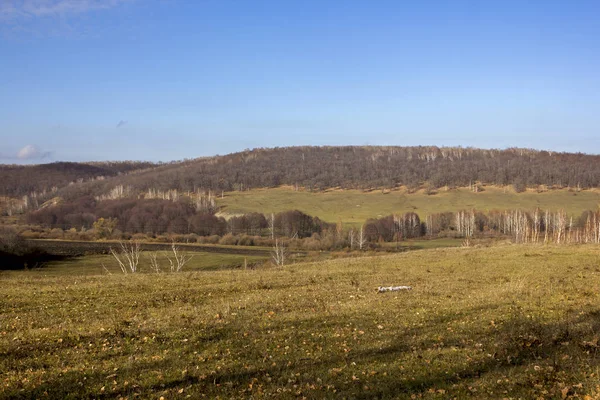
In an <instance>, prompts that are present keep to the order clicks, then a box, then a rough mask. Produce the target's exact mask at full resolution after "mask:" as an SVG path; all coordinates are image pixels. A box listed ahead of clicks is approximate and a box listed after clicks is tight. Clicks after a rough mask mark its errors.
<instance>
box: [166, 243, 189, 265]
mask: <svg viewBox="0 0 600 400" xmlns="http://www.w3.org/2000/svg"><path fill="white" fill-rule="evenodd" d="M171 251H172V253H173V255H172V257H171V256H169V254H170V253H168V254H167V259H168V260H169V267H170V269H171V272H181V271H182V270H183V267H184V266H185V264H187V263H188V261H190V260H191V259H192V257H193V256H192V255H189V254H188V253H187V252H186V251H183V250H181V249H180V248H179V247H178V246H177V244H176V243H175V241H173V242H171Z"/></svg>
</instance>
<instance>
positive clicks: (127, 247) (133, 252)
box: [110, 241, 141, 274]
mask: <svg viewBox="0 0 600 400" xmlns="http://www.w3.org/2000/svg"><path fill="white" fill-rule="evenodd" d="M119 247H120V249H117V250H115V249H113V248H112V247H111V248H110V254H112V256H113V257H114V259H115V260H116V261H117V263H118V264H119V267H120V268H121V271H122V272H123V273H124V274H127V273H132V274H133V273H136V272H138V264H139V262H140V253H141V248H140V242H138V241H130V242H119Z"/></svg>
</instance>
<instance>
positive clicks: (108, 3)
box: [0, 0, 132, 20]
mask: <svg viewBox="0 0 600 400" xmlns="http://www.w3.org/2000/svg"><path fill="white" fill-rule="evenodd" d="M130 1H132V0H14V1H11V0H0V17H1V18H4V19H13V20H14V19H20V18H32V17H53V16H66V15H75V14H85V13H88V12H91V11H95V10H105V9H110V8H114V7H117V6H119V5H121V4H123V3H127V2H130Z"/></svg>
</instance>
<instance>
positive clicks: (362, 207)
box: [218, 187, 600, 224]
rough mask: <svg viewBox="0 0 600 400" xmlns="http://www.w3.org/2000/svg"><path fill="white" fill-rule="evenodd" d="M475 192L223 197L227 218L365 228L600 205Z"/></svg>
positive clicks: (596, 198) (591, 197) (588, 198)
mask: <svg viewBox="0 0 600 400" xmlns="http://www.w3.org/2000/svg"><path fill="white" fill-rule="evenodd" d="M484 189H485V190H484V191H482V192H479V193H474V192H472V191H470V190H469V189H468V188H460V189H455V190H450V191H444V190H440V191H438V192H437V194H435V195H427V194H425V193H424V192H423V191H422V190H421V191H418V192H416V193H408V192H407V191H406V190H405V189H401V190H396V191H392V192H389V193H387V194H383V193H382V192H381V191H373V192H370V193H364V192H362V191H358V190H331V191H326V192H318V193H310V192H305V191H299V192H295V191H293V190H291V189H289V188H277V189H255V190H250V191H247V192H231V193H227V194H226V196H225V197H224V198H223V199H218V204H219V206H222V207H223V212H224V213H226V214H240V213H248V212H262V213H271V212H275V213H277V212H281V211H287V210H294V209H297V210H300V211H303V212H305V213H307V214H310V215H314V216H318V217H319V218H321V219H323V220H325V221H328V222H333V223H336V222H338V220H340V219H341V220H342V221H343V222H345V223H350V224H362V223H363V222H365V220H367V219H368V218H377V217H382V216H386V215H389V214H392V213H404V212H408V211H414V212H416V213H417V214H419V216H420V217H421V218H423V217H425V216H426V215H428V214H433V213H438V212H442V211H458V210H463V209H471V208H475V209H477V210H481V211H487V210H506V209H518V208H521V209H527V210H532V209H535V208H536V207H540V208H541V209H549V210H554V211H556V210H560V209H564V210H565V211H567V213H568V214H571V215H577V216H578V215H580V214H581V212H583V211H585V210H595V209H597V208H598V205H599V204H600V192H598V191H596V190H585V191H581V192H574V191H569V190H567V189H561V190H558V189H557V190H550V191H547V192H542V193H536V192H535V191H531V190H530V191H527V192H524V193H515V192H514V191H513V190H511V189H510V188H507V189H504V188H498V187H485V188H484Z"/></svg>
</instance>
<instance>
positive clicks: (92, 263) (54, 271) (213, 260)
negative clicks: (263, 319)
mask: <svg viewBox="0 0 600 400" xmlns="http://www.w3.org/2000/svg"><path fill="white" fill-rule="evenodd" d="M187 254H188V255H189V256H191V257H192V258H191V259H190V261H189V262H188V263H187V264H186V265H185V270H186V271H215V270H223V269H232V268H243V266H244V262H246V263H247V265H248V267H253V266H254V265H255V264H263V263H264V262H265V261H266V260H267V259H268V257H267V256H244V255H239V254H215V253H205V252H198V251H190V252H188V253H187ZM158 261H159V263H160V267H161V269H162V270H163V271H165V272H166V271H168V270H169V261H168V260H167V259H166V257H165V256H164V254H162V253H159V257H158ZM139 265H140V272H146V273H151V272H152V271H151V269H150V267H149V265H150V259H149V256H148V252H142V254H141V256H140V264H139ZM33 273H42V274H44V275H48V276H60V275H64V274H65V273H68V274H74V275H98V274H121V273H122V272H121V269H120V267H119V265H118V263H117V262H116V261H115V259H114V258H113V256H111V255H107V254H95V255H88V256H83V257H74V258H69V259H66V260H60V261H51V262H49V263H47V265H46V266H44V267H43V268H41V269H40V270H39V271H34V272H33Z"/></svg>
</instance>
